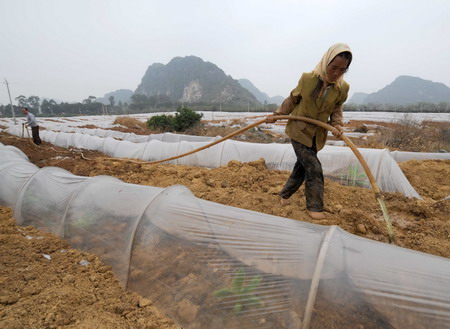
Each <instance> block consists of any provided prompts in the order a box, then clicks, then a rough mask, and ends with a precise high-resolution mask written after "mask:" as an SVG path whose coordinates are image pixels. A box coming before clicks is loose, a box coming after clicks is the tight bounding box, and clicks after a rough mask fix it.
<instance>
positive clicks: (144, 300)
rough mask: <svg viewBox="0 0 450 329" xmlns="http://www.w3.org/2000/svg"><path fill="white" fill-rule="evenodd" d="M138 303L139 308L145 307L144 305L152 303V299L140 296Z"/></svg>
mask: <svg viewBox="0 0 450 329" xmlns="http://www.w3.org/2000/svg"><path fill="white" fill-rule="evenodd" d="M138 305H139V307H140V308H142V307H146V306H150V305H152V301H151V300H149V299H147V298H141V299H140V300H139V304H138Z"/></svg>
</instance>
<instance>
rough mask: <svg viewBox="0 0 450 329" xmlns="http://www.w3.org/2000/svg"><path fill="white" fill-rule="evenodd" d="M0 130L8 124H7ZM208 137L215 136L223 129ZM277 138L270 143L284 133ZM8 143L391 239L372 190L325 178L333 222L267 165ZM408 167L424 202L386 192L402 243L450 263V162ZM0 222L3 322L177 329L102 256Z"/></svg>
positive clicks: (5, 218)
mask: <svg viewBox="0 0 450 329" xmlns="http://www.w3.org/2000/svg"><path fill="white" fill-rule="evenodd" d="M214 115H215V116H216V117H215V118H214V121H216V120H220V119H219V118H217V115H219V114H218V113H214ZM208 119H209V118H208ZM428 119H429V118H427V119H426V120H428ZM53 120H60V121H63V119H56V118H55V119H53ZM205 120H206V118H205ZM211 120H212V118H211ZM227 120H228V118H227ZM355 120H357V121H358V124H360V123H364V122H366V123H367V121H370V124H373V122H375V123H377V122H379V121H377V118H370V120H369V117H364V118H361V117H358V118H357V119H355ZM424 120H425V119H424ZM446 120H447V119H444V120H442V121H444V122H446ZM86 121H87V120H86ZM86 121H84V124H80V125H79V126H83V125H87V123H89V125H90V126H91V127H92V128H95V127H101V128H107V129H121V130H127V129H124V128H123V127H122V128H120V127H119V128H114V127H113V126H112V125H111V122H106V123H104V124H102V123H101V122H103V121H101V120H100V122H95V120H94V121H92V122H86ZM448 121H450V118H449V119H448ZM48 122H51V121H48ZM380 122H381V121H380ZM0 125H3V124H2V122H1V121H0ZM5 125H6V123H5ZM44 126H45V125H44ZM212 129H214V128H211V130H212ZM128 130H130V131H131V130H132V131H134V132H135V133H139V130H141V129H139V128H133V127H132V128H128ZM275 131H276V129H275ZM203 134H206V135H208V134H210V135H213V136H214V134H217V132H216V131H214V132H211V131H210V132H203ZM270 136H271V135H270ZM252 138H255V139H256V140H258V141H259V139H261V138H263V137H262V136H261V134H259V135H258V134H257V135H256V136H252V135H248V137H247V140H252ZM271 138H272V139H271ZM271 138H270V137H268V140H267V141H268V142H271V141H274V139H273V138H279V137H278V136H276V137H273V136H272V137H271ZM0 142H1V143H3V144H5V145H13V146H15V147H17V148H19V149H21V150H22V151H23V152H24V153H25V154H26V155H27V156H28V157H29V159H30V161H31V162H32V163H34V164H35V165H37V166H38V167H47V166H56V167H61V168H64V169H66V170H68V171H70V172H71V173H73V174H74V175H80V176H98V175H108V176H113V177H117V178H119V179H121V180H123V181H124V182H127V183H132V184H140V185H149V186H156V187H168V186H172V185H175V184H181V185H184V186H186V187H188V188H189V189H190V190H191V191H192V192H193V193H194V195H195V196H196V197H198V198H201V199H205V200H209V201H213V202H216V203H221V204H224V205H229V206H233V207H238V208H242V209H248V210H253V211H257V212H261V213H266V214H271V215H276V216H280V217H285V218H290V219H294V220H299V221H306V222H312V223H315V224H321V225H337V226H339V227H340V228H342V229H344V230H346V231H347V232H350V233H353V234H356V235H358V236H362V237H365V238H369V239H372V240H376V241H380V242H386V243H387V241H388V240H387V234H386V229H385V226H384V222H383V216H382V213H381V210H380V208H379V206H378V204H377V202H376V200H375V198H374V196H373V193H372V192H371V191H369V190H367V189H363V188H359V187H354V186H342V185H339V184H338V183H336V182H333V181H330V180H326V183H325V204H326V211H327V217H326V219H325V220H321V221H314V220H312V219H311V218H309V217H308V216H307V215H306V212H305V200H304V189H303V188H301V190H300V191H299V192H298V193H296V194H295V195H294V196H293V199H292V200H293V202H292V204H291V205H290V206H286V207H282V206H281V205H280V204H279V202H278V197H277V192H278V191H279V190H280V189H281V187H282V186H283V184H284V182H285V181H286V179H287V177H288V176H289V172H286V171H270V170H268V169H267V168H266V166H265V163H264V161H262V160H261V161H254V162H251V163H240V162H238V161H232V162H230V163H229V164H228V165H227V166H223V167H219V168H215V169H208V168H200V167H189V166H176V165H168V164H160V165H145V164H140V163H135V162H132V161H122V160H119V159H114V158H108V157H106V156H105V155H104V154H101V153H98V152H93V151H86V150H84V151H82V152H80V151H79V150H73V149H72V150H68V149H62V148H58V147H56V146H53V145H51V144H48V143H43V144H42V145H41V146H40V147H36V146H35V145H34V144H32V143H31V142H30V141H29V140H27V139H23V138H18V137H15V136H11V135H8V134H5V133H0ZM400 167H401V169H402V171H403V172H404V174H405V176H406V177H407V178H408V180H409V181H410V183H411V184H412V185H413V187H414V188H415V189H416V190H417V191H418V193H419V194H420V195H421V196H422V197H423V200H417V199H413V198H406V197H404V196H403V195H400V194H394V193H385V194H384V196H385V202H386V205H387V208H388V211H389V214H390V216H391V218H392V220H393V223H394V229H395V234H396V242H395V244H396V245H398V246H400V247H404V248H408V249H412V250H416V251H421V252H424V253H428V254H432V255H436V256H441V257H446V258H450V219H449V214H450V200H449V199H448V196H449V195H450V160H422V161H417V160H413V161H408V162H405V163H401V164H400ZM446 198H447V199H446ZM0 219H1V224H0V225H1V226H0V228H1V239H2V244H1V247H0V248H1V250H0V254H1V259H2V261H3V263H4V264H7V265H8V266H3V267H2V269H1V270H0V287H1V291H2V294H1V295H2V297H1V298H2V299H1V300H0V319H1V321H2V323H5V324H6V325H7V326H6V327H7V328H22V327H30V328H33V327H49V328H58V327H61V328H94V327H95V328H111V327H117V328H119V327H120V328H175V327H176V326H175V324H174V323H173V322H172V320H170V319H168V318H165V317H164V316H163V313H164V312H165V310H157V309H156V308H155V307H154V306H153V305H152V301H149V300H147V299H144V298H143V297H141V296H139V295H137V294H134V293H130V292H126V291H124V290H122V289H121V288H120V286H119V284H118V281H117V280H116V279H115V278H114V275H113V274H112V272H111V271H110V268H108V267H107V266H105V265H103V264H102V263H101V261H100V260H99V259H98V258H97V257H96V256H95V255H92V254H88V253H84V252H80V251H77V250H72V249H70V246H69V245H68V244H67V243H66V242H64V241H62V240H60V239H58V238H56V237H55V236H52V235H51V234H48V233H44V232H40V231H38V230H36V229H34V228H31V227H24V228H23V227H17V226H15V225H14V219H13V218H12V214H11V210H10V209H9V208H6V207H1V208H0ZM28 237H32V239H29V238H28ZM38 237H39V239H38ZM60 250H64V252H63V253H61V254H60V255H57V256H56V257H54V258H52V259H51V260H48V259H46V258H45V257H43V256H42V255H43V254H45V255H49V254H52V255H54V254H57V253H56V252H57V251H60ZM83 260H88V261H89V262H90V264H91V265H90V266H82V265H80V262H81V261H83ZM16 273H20V275H16ZM19 291H22V293H19ZM24 291H25V292H26V293H23V292H24ZM93 296H95V297H93ZM177 309H178V312H179V313H181V314H184V312H186V310H183V309H180V308H179V306H177Z"/></svg>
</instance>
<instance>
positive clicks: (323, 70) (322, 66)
mask: <svg viewBox="0 0 450 329" xmlns="http://www.w3.org/2000/svg"><path fill="white" fill-rule="evenodd" d="M345 51H348V52H350V53H351V52H352V51H351V50H350V47H349V46H347V45H346V44H345V43H336V44H335V45H332V46H331V47H330V49H328V51H327V52H326V53H325V55H323V57H322V60H321V61H320V62H319V64H317V66H316V68H315V69H314V70H313V73H314V74H316V75H317V76H318V77H320V78H321V79H322V80H323V81H324V82H325V83H326V84H330V81H329V80H328V78H327V66H328V65H329V64H330V63H331V61H332V60H333V59H334V58H335V57H336V56H337V55H339V54H340V53H343V52H345ZM343 81H344V75H341V76H340V77H339V78H338V79H337V80H336V81H335V82H334V84H335V86H336V87H338V88H341V86H342V83H343Z"/></svg>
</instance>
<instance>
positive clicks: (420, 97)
mask: <svg viewBox="0 0 450 329" xmlns="http://www.w3.org/2000/svg"><path fill="white" fill-rule="evenodd" d="M420 102H424V103H434V104H438V103H441V102H444V103H450V88H449V87H447V86H446V85H445V84H443V83H440V82H433V81H429V80H424V79H421V78H417V77H411V76H407V75H401V76H399V77H398V78H397V79H395V80H394V81H393V82H392V83H391V84H389V85H387V86H386V87H384V88H383V89H381V90H379V91H377V92H374V93H371V94H366V93H355V94H354V95H353V96H352V97H351V98H350V100H348V104H370V103H373V104H395V105H408V104H414V103H420Z"/></svg>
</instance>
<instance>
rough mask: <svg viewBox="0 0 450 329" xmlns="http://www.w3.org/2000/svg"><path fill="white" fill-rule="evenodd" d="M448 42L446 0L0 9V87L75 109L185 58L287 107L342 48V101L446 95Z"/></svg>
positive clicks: (120, 2) (62, 1)
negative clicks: (417, 82)
mask: <svg viewBox="0 0 450 329" xmlns="http://www.w3.org/2000/svg"><path fill="white" fill-rule="evenodd" d="M449 34H450V1H448V0H428V1H424V0H364V1H363V0H309V1H303V0H277V1H275V0H258V1H253V0H248V1H246V0H226V1H218V0H209V1H208V0H198V1H196V0H190V1H186V0H184V1H183V0H173V1H171V0H161V1H157V0H132V1H130V0H0V79H1V80H2V82H4V79H5V78H6V79H7V80H8V82H9V86H10V90H11V96H12V98H13V102H14V104H17V102H16V101H15V100H14V98H15V97H17V96H19V95H25V96H27V97H28V96H31V95H36V96H39V97H41V98H42V97H49V98H54V99H56V100H58V101H61V100H62V101H69V102H72V101H82V100H83V99H85V98H87V97H88V96H89V95H94V96H96V97H102V96H104V94H106V93H108V92H111V91H115V90H117V89H131V90H135V89H136V88H137V86H138V85H139V83H140V82H141V79H142V77H143V76H144V74H145V71H146V70H147V68H148V66H150V65H151V64H153V63H163V64H167V63H168V62H169V61H170V60H171V59H172V58H174V57H177V56H181V57H184V56H189V55H194V56H198V57H201V58H202V59H203V60H204V61H208V62H211V63H214V64H216V65H217V66H218V67H219V68H221V69H222V70H224V72H225V73H226V74H228V75H231V76H232V77H233V78H235V79H242V78H246V79H249V80H250V81H252V82H253V84H254V85H255V86H256V87H257V88H258V89H260V90H261V91H263V92H266V93H267V94H268V95H269V96H275V95H281V96H287V95H288V94H289V92H290V91H291V90H292V89H293V88H294V87H295V86H296V83H297V81H298V79H299V77H300V75H301V73H302V72H305V71H311V70H312V69H313V68H314V67H315V65H316V64H317V63H318V62H319V60H320V59H321V57H322V55H323V54H324V52H325V51H326V50H327V49H328V48H329V46H331V45H332V44H334V43H336V42H345V43H347V44H348V45H349V46H350V48H351V49H352V51H353V56H354V60H353V63H352V65H351V67H350V71H349V72H348V73H347V74H346V80H347V81H348V82H349V83H350V95H352V94H353V93H354V92H368V93H370V92H375V91H378V90H380V89H381V88H383V87H384V86H386V85H387V84H389V83H391V82H392V81H393V80H394V79H395V78H396V77H397V76H399V75H411V76H416V77H420V78H423V79H426V80H432V81H435V82H442V83H444V84H446V85H447V86H450V65H449V61H450V38H449ZM0 87H1V88H0V104H9V100H8V93H7V89H6V85H5V84H2V85H1V86H0Z"/></svg>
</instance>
